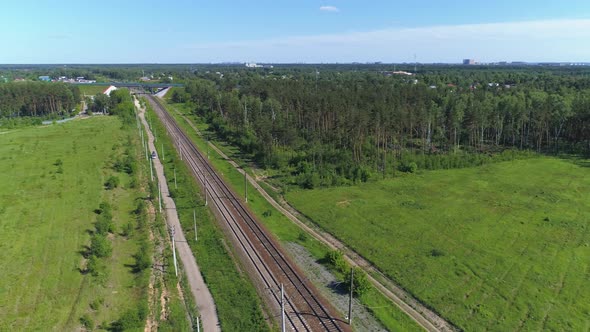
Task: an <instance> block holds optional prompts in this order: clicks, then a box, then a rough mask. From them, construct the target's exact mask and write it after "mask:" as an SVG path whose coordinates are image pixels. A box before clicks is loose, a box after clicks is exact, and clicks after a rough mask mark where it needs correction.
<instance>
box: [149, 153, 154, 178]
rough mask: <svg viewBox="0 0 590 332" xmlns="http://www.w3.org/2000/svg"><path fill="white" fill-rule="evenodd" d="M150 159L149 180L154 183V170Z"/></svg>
mask: <svg viewBox="0 0 590 332" xmlns="http://www.w3.org/2000/svg"><path fill="white" fill-rule="evenodd" d="M149 159H150V178H151V179H152V181H154V170H153V168H152V158H149Z"/></svg>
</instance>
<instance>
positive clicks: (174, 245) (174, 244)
mask: <svg viewBox="0 0 590 332" xmlns="http://www.w3.org/2000/svg"><path fill="white" fill-rule="evenodd" d="M171 233H172V256H173V257H174V273H176V276H177V277H178V263H176V241H175V240H174V233H175V230H174V226H172V230H171Z"/></svg>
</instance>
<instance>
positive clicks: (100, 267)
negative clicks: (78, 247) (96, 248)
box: [86, 255, 106, 277]
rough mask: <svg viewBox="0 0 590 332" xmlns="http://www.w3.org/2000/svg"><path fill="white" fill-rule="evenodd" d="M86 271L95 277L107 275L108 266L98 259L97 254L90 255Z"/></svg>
mask: <svg viewBox="0 0 590 332" xmlns="http://www.w3.org/2000/svg"><path fill="white" fill-rule="evenodd" d="M86 272H88V273H90V275H91V276H93V277H99V276H102V275H105V273H106V266H105V264H104V263H103V262H101V261H100V259H98V257H96V256H95V255H90V258H88V262H87V263H86Z"/></svg>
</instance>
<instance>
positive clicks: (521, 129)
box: [171, 66, 590, 189]
mask: <svg viewBox="0 0 590 332" xmlns="http://www.w3.org/2000/svg"><path fill="white" fill-rule="evenodd" d="M355 68H356V67H355ZM307 69H310V71H311V68H307ZM321 70H322V75H321V78H320V79H319V80H317V79H316V78H314V77H310V76H309V75H310V74H309V72H307V71H306V70H305V69H301V68H297V69H294V68H289V69H287V68H282V69H281V70H279V71H280V72H283V73H285V72H288V73H289V75H284V76H283V75H280V74H278V72H279V71H277V73H274V74H270V73H265V74H264V75H259V74H253V73H252V72H250V71H246V70H236V71H235V73H232V79H223V80H221V79H219V78H218V77H211V76H210V75H207V74H201V75H198V76H199V77H198V78H197V79H191V80H189V81H187V83H186V86H185V88H184V89H177V90H175V91H174V92H173V93H172V98H171V99H172V101H173V102H176V103H184V105H185V106H186V108H189V109H191V110H192V111H193V114H195V115H197V116H199V117H200V118H201V119H204V120H206V121H207V122H208V124H209V128H210V129H211V131H212V132H213V134H215V135H216V136H217V138H218V139H220V140H223V141H226V142H228V143H230V144H231V145H235V146H237V147H239V149H240V151H241V152H242V153H243V154H247V157H248V158H253V159H254V161H255V162H256V163H257V164H258V165H260V166H262V167H270V168H273V169H275V170H281V173H283V174H285V175H287V174H289V173H292V174H291V175H292V176H293V178H292V181H291V182H292V183H293V184H297V185H299V186H300V187H302V188H307V189H311V188H318V187H320V186H321V187H325V186H335V185H336V186H337V185H345V184H351V183H358V182H366V181H368V180H369V179H370V178H371V175H372V174H375V173H379V174H380V175H382V176H385V177H388V176H394V175H395V172H396V171H397V170H401V171H402V172H408V173H415V172H416V171H417V170H418V169H420V170H426V169H428V170H436V169H448V168H462V167H470V166H479V165H482V164H487V163H490V162H496V161H498V158H496V156H498V155H501V154H503V153H504V152H503V151H505V150H511V149H518V150H524V151H526V150H535V151H537V152H546V153H547V152H551V153H555V152H558V151H559V150H560V149H565V150H568V151H576V152H578V153H579V152H584V151H586V153H588V154H590V131H588V130H586V129H587V127H588V125H590V116H588V111H587V110H588V109H589V108H588V106H589V105H590V80H589V79H588V77H587V73H588V72H587V70H586V71H575V72H567V71H566V72H559V73H557V74H556V76H552V75H553V70H552V69H550V68H546V67H545V68H541V69H538V70H539V72H535V73H531V72H527V71H526V70H524V69H523V68H518V69H515V68H511V69H505V70H495V69H490V68H486V69H485V70H483V69H482V70H480V71H476V72H472V71H469V70H468V69H465V68H457V67H449V68H442V67H434V68H430V69H429V70H428V71H426V72H423V73H421V74H420V76H419V78H417V79H418V81H419V83H418V84H413V82H411V81H410V80H408V79H407V78H404V77H400V76H396V75H384V74H383V73H380V72H377V71H375V70H373V69H370V68H369V67H367V68H364V71H360V72H359V71H357V70H356V69H354V70H352V69H351V68H350V67H347V66H342V67H339V69H338V70H336V69H334V68H330V67H328V66H324V68H322V69H321ZM383 70H385V69H383ZM389 70H391V68H390V69H389ZM385 71H386V72H387V70H385ZM463 73H465V74H468V76H463ZM492 73H493V74H492ZM548 73H551V74H548ZM275 75H276V76H275ZM516 77H518V79H516ZM269 78H272V79H269ZM278 78H280V79H278ZM488 83H492V84H488ZM449 84H450V86H448V85H449ZM431 85H434V86H436V88H431V87H430V86H431ZM515 85H516V86H515ZM457 154H459V156H458V155H457ZM500 159H501V158H500ZM302 163H307V164H308V165H311V166H312V167H308V168H305V169H300V166H301V164H302ZM288 180H289V179H288Z"/></svg>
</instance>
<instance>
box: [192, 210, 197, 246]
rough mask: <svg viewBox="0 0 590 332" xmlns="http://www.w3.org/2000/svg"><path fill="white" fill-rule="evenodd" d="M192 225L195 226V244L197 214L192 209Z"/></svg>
mask: <svg viewBox="0 0 590 332" xmlns="http://www.w3.org/2000/svg"><path fill="white" fill-rule="evenodd" d="M193 224H194V225H195V242H197V214H196V212H195V209H193Z"/></svg>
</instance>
